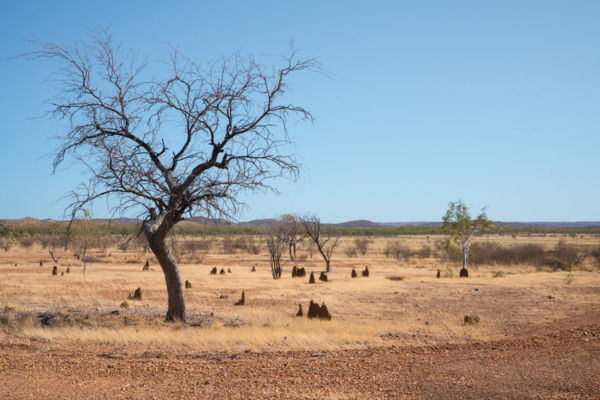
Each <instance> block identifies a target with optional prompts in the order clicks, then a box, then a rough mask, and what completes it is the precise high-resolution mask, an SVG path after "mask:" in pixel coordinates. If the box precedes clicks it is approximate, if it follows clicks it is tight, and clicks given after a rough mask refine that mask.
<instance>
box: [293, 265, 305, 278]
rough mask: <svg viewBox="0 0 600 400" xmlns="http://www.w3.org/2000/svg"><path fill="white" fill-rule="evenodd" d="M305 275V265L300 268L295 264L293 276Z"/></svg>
mask: <svg viewBox="0 0 600 400" xmlns="http://www.w3.org/2000/svg"><path fill="white" fill-rule="evenodd" d="M303 276H306V270H305V269H304V267H301V268H298V267H296V266H295V265H294V268H292V278H301V277H303Z"/></svg>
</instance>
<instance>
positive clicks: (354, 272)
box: [351, 266, 369, 278]
mask: <svg viewBox="0 0 600 400" xmlns="http://www.w3.org/2000/svg"><path fill="white" fill-rule="evenodd" d="M361 275H362V276H363V277H365V278H368V277H369V267H368V266H365V269H363V271H362V272H361ZM351 276H352V277H353V278H358V274H357V273H356V270H355V269H354V268H352V274H351Z"/></svg>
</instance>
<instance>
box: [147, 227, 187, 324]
mask: <svg viewBox="0 0 600 400" xmlns="http://www.w3.org/2000/svg"><path fill="white" fill-rule="evenodd" d="M152 225H153V226H152ZM152 225H150V224H148V225H146V226H145V227H144V234H145V236H146V239H148V244H149V246H150V249H151V250H152V252H153V253H154V255H155V256H156V259H157V260H158V263H159V264H160V267H161V268H162V270H163V273H164V274H165V282H166V284H167V295H168V303H169V304H168V309H167V315H166V320H167V321H182V322H185V299H184V297H183V285H182V284H181V277H180V276H179V268H178V267H177V262H176V261H175V259H174V258H173V256H172V255H171V252H170V251H169V248H168V247H167V244H166V243H165V236H166V232H165V230H164V229H160V228H159V227H157V226H156V225H155V224H152ZM157 230H160V233H159V232H157Z"/></svg>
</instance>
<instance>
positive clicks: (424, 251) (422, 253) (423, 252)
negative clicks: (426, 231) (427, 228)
mask: <svg viewBox="0 0 600 400" xmlns="http://www.w3.org/2000/svg"><path fill="white" fill-rule="evenodd" d="M415 254H416V255H417V256H419V257H420V258H429V256H431V248H430V247H429V246H423V247H421V249H420V250H419V251H417V252H416V253H415Z"/></svg>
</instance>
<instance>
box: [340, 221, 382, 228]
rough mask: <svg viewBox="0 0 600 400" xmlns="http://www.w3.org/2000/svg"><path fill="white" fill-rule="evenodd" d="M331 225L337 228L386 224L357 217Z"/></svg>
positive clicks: (379, 226) (370, 226) (373, 226)
mask: <svg viewBox="0 0 600 400" xmlns="http://www.w3.org/2000/svg"><path fill="white" fill-rule="evenodd" d="M331 226H334V227H336V228H381V227H382V226H384V225H382V224H380V223H377V222H373V221H369V220H366V219H357V220H354V221H348V222H342V223H338V224H331Z"/></svg>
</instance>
